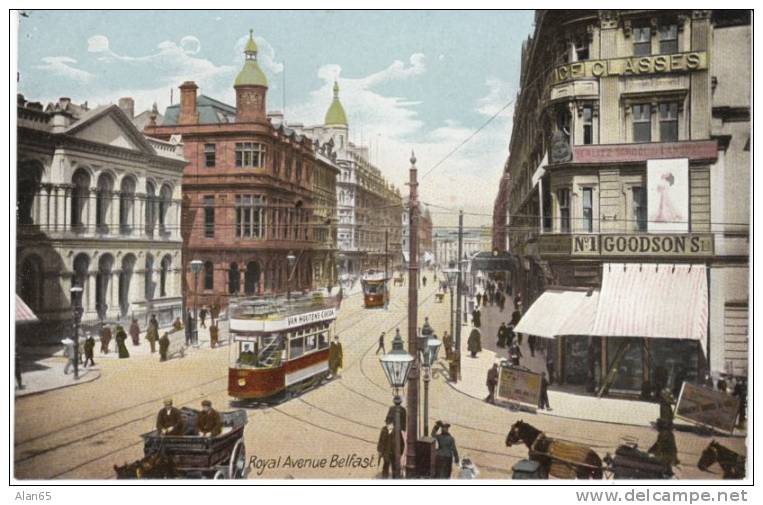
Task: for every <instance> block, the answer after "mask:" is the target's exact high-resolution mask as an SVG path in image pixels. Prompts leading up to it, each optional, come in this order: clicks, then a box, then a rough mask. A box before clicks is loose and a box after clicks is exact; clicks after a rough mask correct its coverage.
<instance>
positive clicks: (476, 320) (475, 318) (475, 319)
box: [472, 307, 482, 328]
mask: <svg viewBox="0 0 763 505" xmlns="http://www.w3.org/2000/svg"><path fill="white" fill-rule="evenodd" d="M472 324H473V325H474V327H475V328H479V327H480V326H482V313H481V312H480V309H479V307H477V308H475V309H474V310H473V311H472Z"/></svg>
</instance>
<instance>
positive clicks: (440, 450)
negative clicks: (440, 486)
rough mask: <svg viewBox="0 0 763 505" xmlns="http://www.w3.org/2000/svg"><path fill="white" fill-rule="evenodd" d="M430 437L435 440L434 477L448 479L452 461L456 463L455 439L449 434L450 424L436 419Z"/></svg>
mask: <svg viewBox="0 0 763 505" xmlns="http://www.w3.org/2000/svg"><path fill="white" fill-rule="evenodd" d="M432 438H434V439H435V440H436V441H437V453H436V454H437V456H436V458H435V479H450V475H451V473H452V472H453V463H454V462H455V463H456V464H458V449H457V448H456V440H455V439H454V438H453V436H452V435H451V434H450V424H448V423H444V422H442V421H437V422H436V423H435V425H434V428H433V429H432Z"/></svg>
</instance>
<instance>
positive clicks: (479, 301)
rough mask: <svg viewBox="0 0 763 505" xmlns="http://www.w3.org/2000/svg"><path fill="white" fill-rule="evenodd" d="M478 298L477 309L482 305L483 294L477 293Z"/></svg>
mask: <svg viewBox="0 0 763 505" xmlns="http://www.w3.org/2000/svg"><path fill="white" fill-rule="evenodd" d="M476 298H477V307H479V306H480V303H482V294H481V293H477V296H476Z"/></svg>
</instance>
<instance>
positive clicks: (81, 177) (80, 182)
mask: <svg viewBox="0 0 763 505" xmlns="http://www.w3.org/2000/svg"><path fill="white" fill-rule="evenodd" d="M72 186H73V188H72V197H71V201H72V205H71V227H72V228H82V227H83V226H85V219H84V217H85V216H84V214H85V205H87V198H88V196H89V194H90V174H88V173H87V171H86V170H84V169H82V168H80V169H78V170H77V171H76V172H74V175H73V176H72Z"/></svg>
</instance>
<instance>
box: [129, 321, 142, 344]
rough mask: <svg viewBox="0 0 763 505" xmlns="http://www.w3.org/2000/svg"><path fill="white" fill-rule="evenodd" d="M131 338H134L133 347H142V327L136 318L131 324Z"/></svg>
mask: <svg viewBox="0 0 763 505" xmlns="http://www.w3.org/2000/svg"><path fill="white" fill-rule="evenodd" d="M130 337H131V338H132V345H140V325H138V320H137V319H135V318H134V317H133V318H132V323H130Z"/></svg>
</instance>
